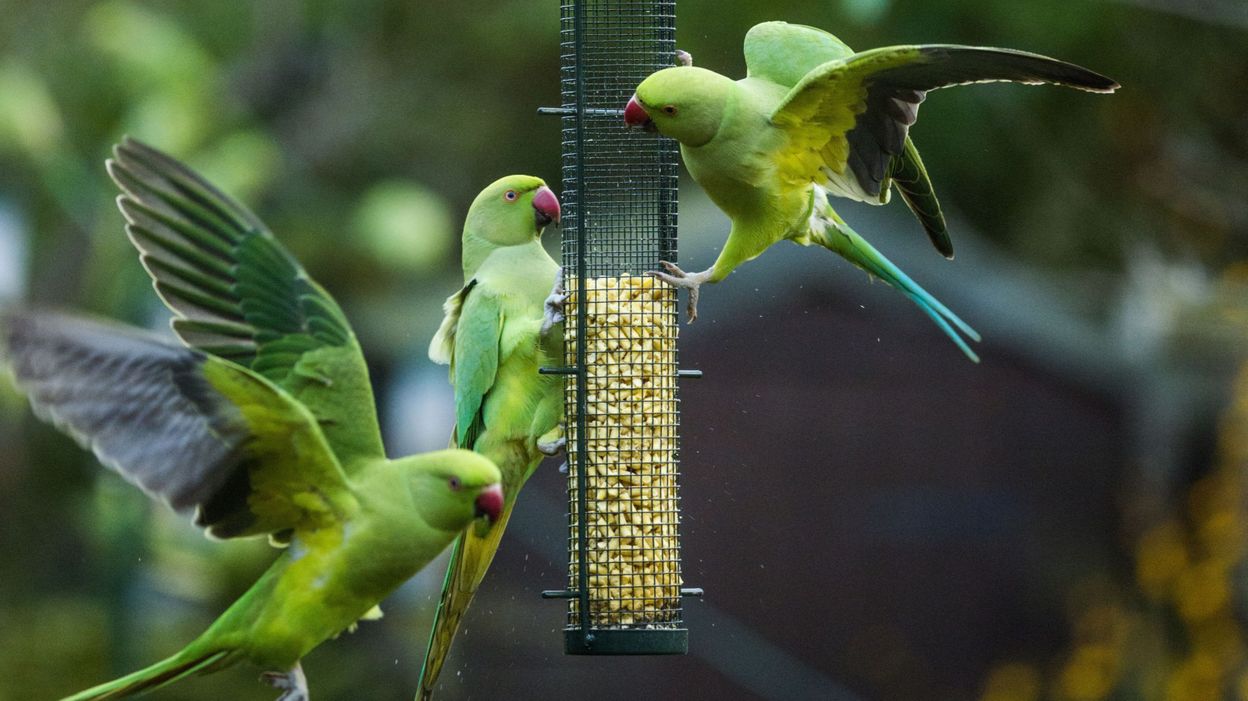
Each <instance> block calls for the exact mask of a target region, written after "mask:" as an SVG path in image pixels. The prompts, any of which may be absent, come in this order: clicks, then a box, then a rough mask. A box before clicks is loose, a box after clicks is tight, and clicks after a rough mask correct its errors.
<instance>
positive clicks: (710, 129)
mask: <svg viewBox="0 0 1248 701" xmlns="http://www.w3.org/2000/svg"><path fill="white" fill-rule="evenodd" d="M732 85H733V82H732V80H730V79H728V78H726V77H724V76H722V75H720V74H718V73H716V72H714V71H708V70H706V69H705V68H697V67H696V66H676V67H674V68H665V69H663V70H661V71H658V72H657V73H654V74H652V75H651V76H650V77H649V78H646V79H645V80H643V81H641V85H638V86H637V92H636V93H635V94H634V95H633V97H632V99H630V100H629V101H628V104H627V105H626V106H625V107H624V123H625V124H626V125H627V126H629V127H640V128H642V129H646V130H648V131H658V132H659V133H660V134H663V135H664V136H670V137H671V138H673V139H676V140H677V141H679V142H680V143H681V144H684V145H685V146H691V147H697V146H702V145H703V144H705V143H707V142H708V141H710V140H711V139H712V138H714V136H715V134H716V133H718V132H719V126H720V123H721V122H722V121H723V119H724V110H725V108H726V107H727V105H728V98H729V96H730V95H731V88H732Z"/></svg>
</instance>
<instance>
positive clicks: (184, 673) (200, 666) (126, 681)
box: [61, 650, 229, 701]
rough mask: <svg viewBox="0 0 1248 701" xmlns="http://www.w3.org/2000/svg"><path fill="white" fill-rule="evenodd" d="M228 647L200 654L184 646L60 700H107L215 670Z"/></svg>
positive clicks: (224, 656) (222, 660) (222, 661)
mask: <svg viewBox="0 0 1248 701" xmlns="http://www.w3.org/2000/svg"><path fill="white" fill-rule="evenodd" d="M228 655H229V651H228V650H217V651H215V652H207V653H204V654H200V655H193V654H189V653H187V652H186V651H185V650H183V651H182V652H179V653H178V654H176V655H174V656H173V657H170V658H168V659H166V660H162V661H160V662H157V663H156V664H154V665H152V666H150V667H147V668H145V669H140V670H139V671H137V672H134V673H133V674H127V675H126V676H124V677H122V678H120V679H114V680H113V681H111V682H107V683H104V684H100V685H99V686H93V687H91V688H90V689H87V690H86V691H80V692H78V693H77V694H74V695H73V696H67V697H65V698H64V699H61V701H106V700H107V699H120V698H125V697H127V696H133V695H135V694H139V693H143V692H147V691H152V690H154V689H159V688H160V687H162V686H165V685H166V684H171V683H173V682H176V681H178V680H179V679H183V678H185V677H188V676H190V675H192V674H200V673H203V672H208V671H211V670H214V669H216V668H218V667H220V666H222V665H223V664H224V663H226V662H227V656H228Z"/></svg>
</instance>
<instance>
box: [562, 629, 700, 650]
mask: <svg viewBox="0 0 1248 701" xmlns="http://www.w3.org/2000/svg"><path fill="white" fill-rule="evenodd" d="M563 644H564V648H563V651H564V653H565V654H568V655H684V654H688V652H689V630H688V629H686V628H660V629H650V630H646V629H637V628H622V629H610V628H607V629H602V628H591V629H590V630H588V631H585V630H582V629H580V628H566V629H564V631H563Z"/></svg>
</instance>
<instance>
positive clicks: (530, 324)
mask: <svg viewBox="0 0 1248 701" xmlns="http://www.w3.org/2000/svg"><path fill="white" fill-rule="evenodd" d="M558 221H559V200H558V198H557V197H555V193H554V192H552V191H551V190H550V188H549V187H547V186H546V184H545V183H544V182H542V181H541V180H540V179H539V178H535V177H532V176H528V175H512V176H509V177H505V178H501V179H499V180H497V181H495V182H494V183H493V184H491V185H490V186H489V187H487V188H486V189H485V190H483V191H482V192H481V194H480V195H478V196H477V198H476V199H475V200H474V201H473V203H472V206H471V207H470V208H469V210H468V216H467V218H466V219H465V221H464V234H463V270H464V286H463V288H461V289H460V290H459V291H458V292H456V293H455V294H453V295H451V296H450V298H448V299H447V300H446V305H445V309H446V318H445V319H444V320H443V321H442V325H441V327H440V328H439V329H438V332H437V334H435V335H434V337H433V341H432V342H431V343H430V345H429V357H430V358H432V359H433V360H434V362H437V363H442V364H447V365H450V367H451V372H450V374H451V382H452V384H454V386H455V433H454V436H452V443H453V444H454V445H455V446H457V447H459V448H469V449H471V450H475V451H477V452H478V453H481V454H482V455H484V456H486V457H487V458H489V459H490V460H492V461H494V462H495V463H497V464H498V467H499V469H500V470H501V471H502V473H503V492H504V493H505V494H506V495H507V500H506V504H505V505H504V507H503V511H502V515H501V517H500V518H499V520H498V523H496V524H494V527H493V528H491V529H490V531H489V532H488V533H487V534H485V535H484V536H481V535H479V534H477V533H476V532H475V531H473V530H467V531H465V532H464V534H463V535H462V536H460V538H459V540H457V541H456V543H455V547H454V550H453V551H452V554H451V562H450V567H449V569H448V571H447V575H446V582H445V584H444V585H443V588H442V600H441V603H440V604H439V605H438V612H437V616H436V618H435V620H434V623H433V631H432V633H431V634H430V638H429V649H428V651H427V652H426V653H425V666H424V671H423V673H422V674H421V683H420V697H421V698H422V699H425V698H430V697H431V696H432V695H433V690H434V687H435V686H436V684H437V680H438V674H439V672H441V670H442V665H443V663H445V662H446V656H447V654H448V653H449V651H450V647H451V642H452V640H453V639H454V636H455V632H456V630H458V628H459V625H460V621H461V620H462V619H463V617H464V612H465V611H467V610H468V605H469V603H471V601H472V597H473V595H474V594H475V593H476V591H477V588H478V587H479V586H480V584H481V580H482V578H483V577H484V576H485V572H486V570H487V569H488V568H489V566H490V562H491V561H493V559H494V553H495V552H496V551H497V550H498V545H499V540H500V539H501V538H502V536H503V532H504V530H505V529H506V527H507V520H508V519H509V518H510V516H511V511H512V507H513V506H514V505H515V501H516V497H517V496H518V495H519V494H520V488H521V487H523V486H524V483H525V481H527V480H528V479H529V476H530V475H532V474H533V471H534V470H535V469H537V466H538V464H539V463H541V461H542V458H543V457H544V456H546V455H553V454H555V453H557V452H558V451H559V449H560V448H562V446H563V442H564V441H563V433H562V429H561V428H560V425H559V422H560V419H561V418H562V416H563V382H562V380H561V379H560V378H558V377H554V376H549V375H541V374H538V369H539V368H540V367H542V366H543V365H557V364H559V363H560V362H561V360H562V357H563V336H562V333H561V331H560V327H558V326H553V325H552V323H551V322H552V321H555V316H556V315H557V314H558V308H559V306H560V305H561V303H562V295H561V294H560V290H561V285H560V283H559V280H560V278H561V276H560V275H559V266H558V264H556V263H555V261H554V259H552V258H551V257H550V255H549V254H547V253H546V251H545V249H543V248H542V241H541V236H542V230H543V229H544V228H545V227H546V225H547V224H550V223H551V222H556V223H557V222H558Z"/></svg>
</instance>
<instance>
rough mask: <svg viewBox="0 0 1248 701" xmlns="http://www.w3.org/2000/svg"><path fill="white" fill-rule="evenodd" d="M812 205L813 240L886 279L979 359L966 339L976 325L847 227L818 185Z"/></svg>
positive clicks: (974, 338)
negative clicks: (954, 311)
mask: <svg viewBox="0 0 1248 701" xmlns="http://www.w3.org/2000/svg"><path fill="white" fill-rule="evenodd" d="M814 206H815V216H814V217H812V218H811V219H812V222H811V223H812V225H811V240H812V242H814V243H818V244H820V245H821V246H824V247H825V248H828V249H830V250H832V251H835V252H836V253H837V254H839V255H840V256H841V257H842V258H844V259H845V260H848V261H849V262H850V263H853V264H854V265H856V266H858V267H859V268H861V269H863V270H865V271H867V272H868V273H870V274H871V275H874V276H875V277H878V278H879V279H881V280H883V281H884V282H887V283H888V284H889V285H892V286H893V287H894V288H896V289H897V290H898V291H900V292H901V293H902V294H904V295H905V296H907V297H909V298H910V300H911V301H913V302H914V303H915V304H917V305H919V309H922V310H923V313H924V314H927V316H928V317H930V318H931V320H932V321H934V322H936V325H937V326H939V327H940V329H941V331H944V332H945V335H947V336H948V337H949V338H950V339H951V340H953V342H954V343H956V344H957V345H958V348H961V349H962V352H963V353H965V354H966V357H968V358H970V359H971V361H972V362H976V363H978V362H979V356H978V355H976V354H975V351H973V350H971V347H970V345H969V344H968V343H967V339H968V338H969V339H970V340H972V341H976V342H978V341H979V340H980V337H979V333H978V332H976V331H975V329H973V328H971V326H970V325H969V324H967V323H966V322H965V321H962V319H960V318H958V315H957V314H954V313H953V312H951V311H949V308H948V307H946V306H945V305H944V304H941V302H940V300H938V299H936V298H935V297H933V296H932V295H931V294H930V293H928V291H927V290H925V289H923V288H922V287H919V285H918V283H916V282H915V281H914V280H911V279H910V276H909V275H906V274H905V273H903V272H901V268H898V267H897V266H896V265H893V263H892V261H890V260H889V259H887V258H885V257H884V254H883V253H880V252H879V251H877V250H875V247H874V246H872V245H871V244H869V243H867V240H866V239H864V238H862V237H861V236H859V235H858V233H857V232H855V231H854V230H853V229H851V228H849V225H848V224H846V223H845V220H843V219H841V217H840V215H838V214H837V213H836V211H835V210H833V209H832V206H831V205H830V204H828V202H827V199H826V197H825V196H824V195H823V193H821V192H819V191H818V189H816V192H815V202H814Z"/></svg>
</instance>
